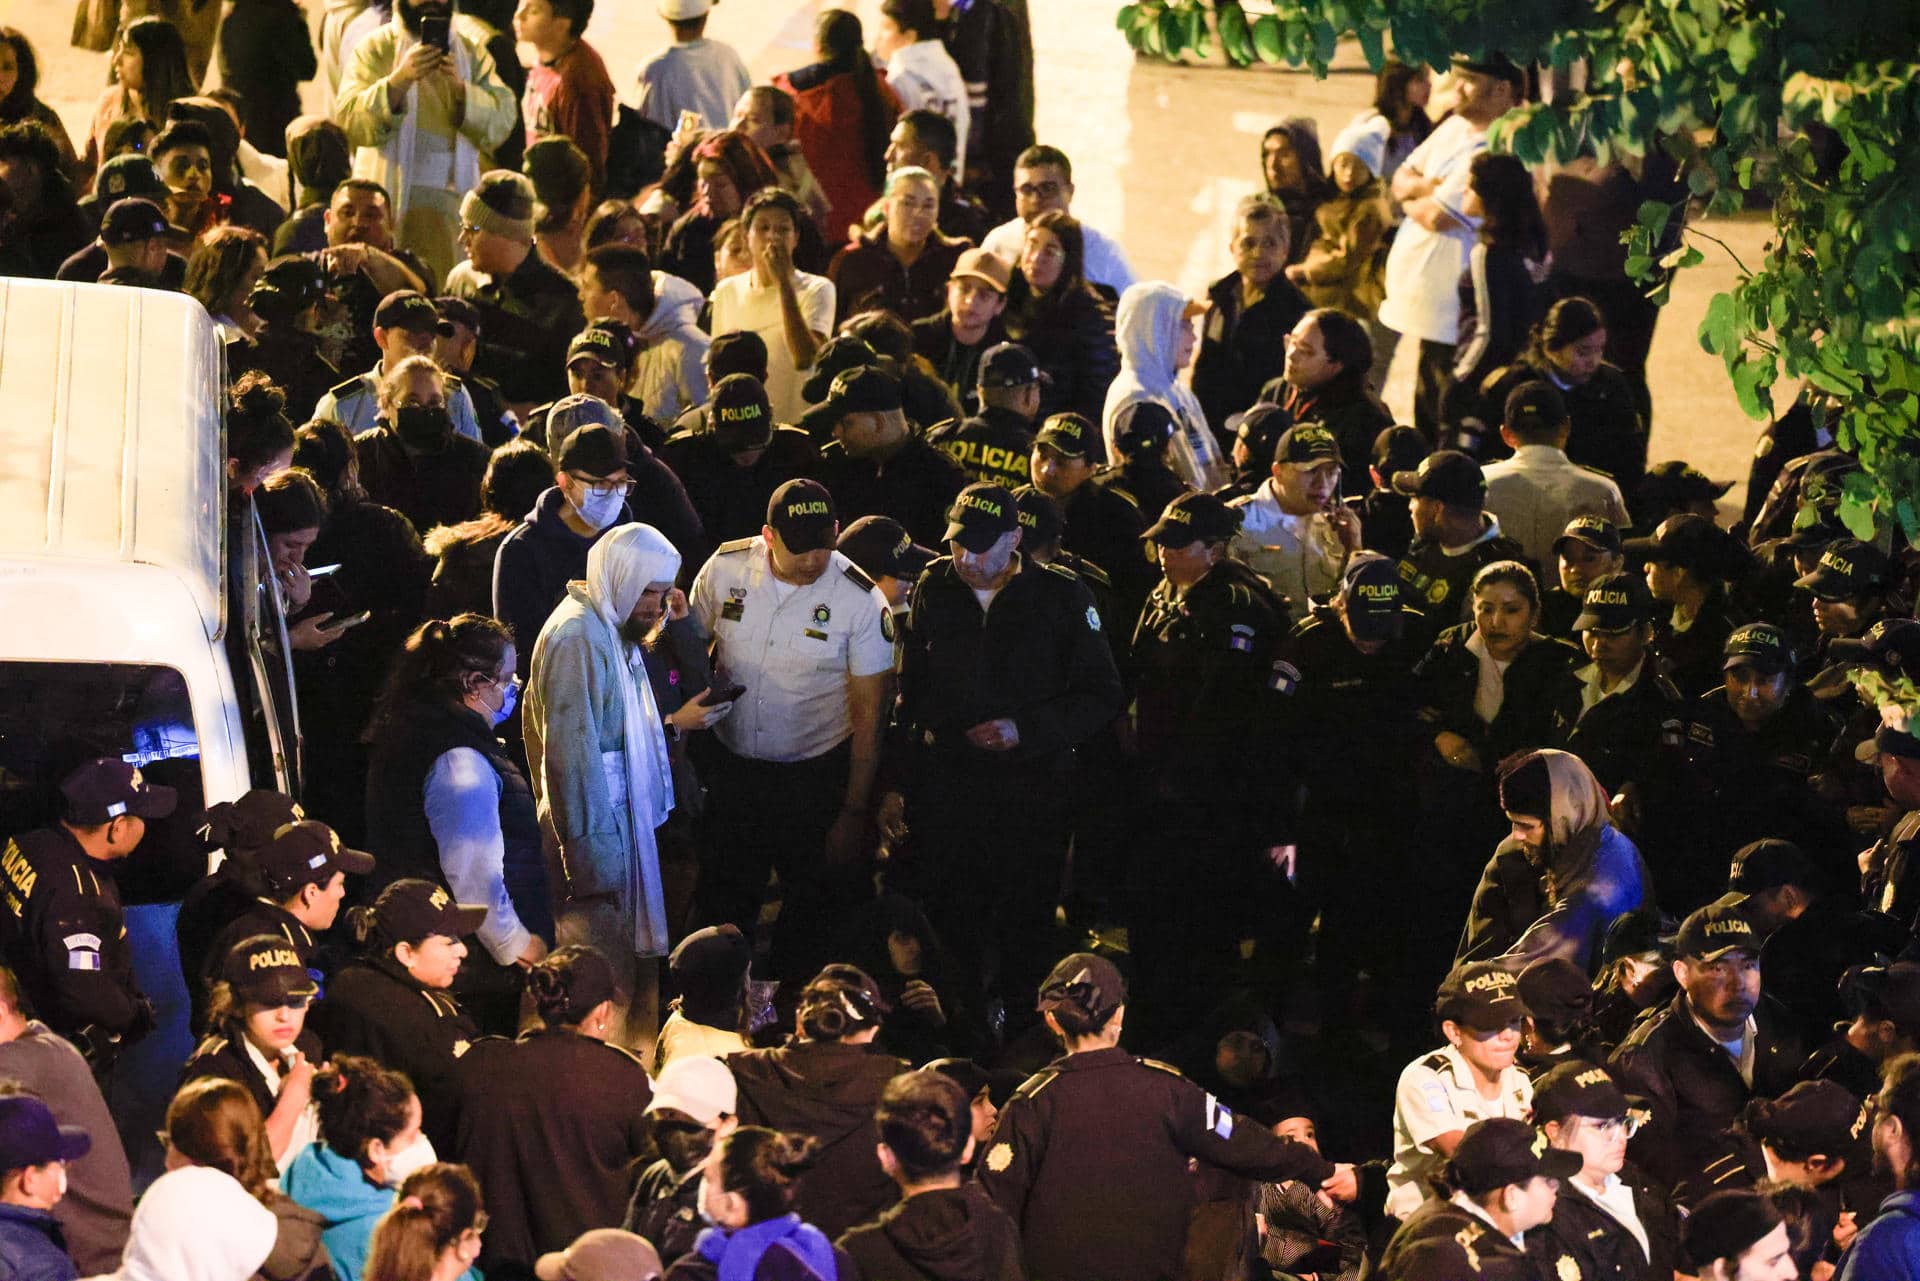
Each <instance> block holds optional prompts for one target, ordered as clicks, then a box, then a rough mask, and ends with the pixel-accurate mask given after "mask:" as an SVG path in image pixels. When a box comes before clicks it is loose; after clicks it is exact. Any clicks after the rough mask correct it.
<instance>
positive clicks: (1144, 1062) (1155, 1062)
mask: <svg viewBox="0 0 1920 1281" xmlns="http://www.w3.org/2000/svg"><path fill="white" fill-rule="evenodd" d="M1135 1062H1137V1063H1138V1064H1139V1065H1140V1066H1141V1067H1150V1068H1152V1069H1153V1070H1154V1071H1156V1072H1165V1073H1167V1074H1168V1075H1169V1076H1177V1077H1179V1078H1180V1079H1181V1080H1183V1081H1184V1080H1186V1079H1187V1074H1186V1073H1185V1072H1182V1071H1181V1070H1180V1069H1179V1068H1177V1067H1175V1066H1174V1065H1173V1064H1171V1063H1162V1062H1161V1061H1160V1060H1159V1059H1146V1058H1143V1059H1136V1060H1135Z"/></svg>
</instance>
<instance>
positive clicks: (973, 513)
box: [946, 480, 1020, 556]
mask: <svg viewBox="0 0 1920 1281" xmlns="http://www.w3.org/2000/svg"><path fill="white" fill-rule="evenodd" d="M1019 527H1020V515H1019V510H1018V509H1017V508H1016V507H1015V506H1014V503H1013V495H1012V494H1010V493H1008V492H1007V491H1006V490H1004V489H1002V488H1000V486H998V485H995V484H991V483H989V482H987V481H984V480H983V481H979V482H976V483H975V484H972V485H968V486H967V487H966V488H965V489H963V490H961V491H960V493H959V496H958V497H956V498H955V499H954V500H953V506H951V507H949V508H948V509H947V532H946V540H947V541H948V542H950V543H959V544H960V545H961V546H962V547H964V548H966V549H967V550H968V551H970V552H972V553H974V554H975V555H976V556H977V555H979V554H980V553H981V552H984V551H986V550H987V549H988V548H990V547H992V546H993V545H994V544H995V543H997V542H999V541H1000V540H1001V539H1002V538H1004V537H1006V536H1007V535H1008V534H1009V533H1011V532H1013V531H1014V530H1015V529H1018V528H1019Z"/></svg>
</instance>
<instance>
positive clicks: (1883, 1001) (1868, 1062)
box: [1762, 949, 1920, 1099]
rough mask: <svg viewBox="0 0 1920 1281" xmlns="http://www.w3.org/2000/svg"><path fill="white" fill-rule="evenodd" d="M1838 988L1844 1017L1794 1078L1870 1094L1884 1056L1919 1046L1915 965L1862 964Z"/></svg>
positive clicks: (1919, 978)
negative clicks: (1845, 1015)
mask: <svg viewBox="0 0 1920 1281" xmlns="http://www.w3.org/2000/svg"><path fill="white" fill-rule="evenodd" d="M1764 964H1765V956H1764V949H1763V952H1762V965H1764ZM1841 992H1842V995H1843V997H1844V998H1845V999H1846V1002H1847V1013H1848V1015H1849V1017H1848V1019H1847V1021H1846V1022H1844V1023H1841V1024H1839V1025H1837V1026H1836V1027H1835V1029H1834V1033H1833V1035H1832V1037H1830V1038H1829V1039H1828V1040H1827V1042H1826V1044H1824V1045H1822V1046H1821V1047H1820V1048H1819V1049H1817V1050H1815V1051H1814V1052H1813V1053H1811V1054H1809V1055H1807V1061H1806V1062H1804V1063H1802V1064H1801V1065H1800V1079H1801V1080H1802V1081H1837V1082H1839V1083H1840V1084H1841V1085H1843V1086H1845V1087H1846V1088H1847V1090H1848V1091H1849V1092H1851V1093H1852V1095H1853V1096H1854V1097H1855V1098H1857V1099H1865V1098H1871V1097H1872V1096H1873V1095H1874V1094H1877V1093H1878V1092H1879V1090H1880V1085H1881V1077H1880V1069H1881V1067H1882V1066H1883V1065H1884V1064H1885V1063H1886V1062H1887V1060H1889V1059H1891V1058H1893V1057H1895V1056H1896V1055H1900V1054H1912V1053H1913V1052H1914V1051H1915V1050H1917V1049H1920V964H1916V963H1915V962H1912V961H1896V962H1894V963H1893V964H1892V965H1885V966H1879V965H1874V966H1862V967H1860V968H1859V969H1856V970H1853V971H1850V972H1849V973H1848V974H1847V976H1846V978H1845V980H1844V981H1843V982H1842V984H1841Z"/></svg>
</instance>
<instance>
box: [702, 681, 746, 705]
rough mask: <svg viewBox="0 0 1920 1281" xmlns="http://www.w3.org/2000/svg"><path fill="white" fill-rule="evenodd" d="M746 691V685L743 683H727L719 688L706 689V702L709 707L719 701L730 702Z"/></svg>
mask: <svg viewBox="0 0 1920 1281" xmlns="http://www.w3.org/2000/svg"><path fill="white" fill-rule="evenodd" d="M746 692H747V687H746V686H745V685H728V686H726V687H724V688H721V689H714V688H709V689H708V690H707V696H706V703H707V706H709V707H713V706H716V705H718V704H720V703H731V702H732V701H733V700H734V699H736V698H739V697H740V696H741V695H742V694H744V693H746Z"/></svg>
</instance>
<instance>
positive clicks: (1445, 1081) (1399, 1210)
mask: <svg viewBox="0 0 1920 1281" xmlns="http://www.w3.org/2000/svg"><path fill="white" fill-rule="evenodd" d="M1532 1111H1533V1085H1532V1083H1530V1082H1529V1081H1528V1080H1527V1074H1526V1073H1525V1072H1522V1071H1521V1070H1520V1069H1519V1068H1517V1067H1510V1068H1508V1069H1507V1070H1506V1071H1504V1072H1502V1073H1501V1074H1500V1093H1499V1094H1498V1095H1496V1096H1495V1097H1494V1098H1491V1099H1483V1098H1481V1097H1480V1091H1479V1090H1477V1089H1475V1088H1474V1085H1473V1070H1472V1069H1471V1068H1469V1067H1468V1066H1467V1061H1466V1060H1465V1059H1463V1058H1461V1057H1460V1051H1458V1050H1456V1049H1454V1048H1453V1047H1452V1046H1451V1045H1448V1046H1444V1047H1442V1048H1441V1049H1438V1050H1435V1051H1434V1052H1433V1053H1432V1054H1426V1055H1422V1056H1421V1057H1419V1058H1417V1059H1415V1060H1414V1061H1413V1062H1411V1063H1409V1064H1407V1066H1406V1069H1405V1070H1404V1071H1403V1072H1401V1073H1400V1084H1399V1085H1398V1086H1397V1087H1396V1088H1395V1089H1394V1092H1393V1168H1392V1169H1390V1170H1388V1171H1387V1213H1388V1214H1391V1215H1393V1216H1394V1217H1395V1218H1398V1219H1404V1218H1406V1217H1407V1216H1408V1215H1409V1214H1412V1213H1413V1212H1414V1211H1415V1210H1417V1209H1419V1208H1420V1203H1421V1202H1422V1201H1424V1200H1426V1199H1427V1190H1426V1185H1427V1180H1429V1179H1431V1178H1433V1177H1434V1176H1435V1175H1437V1174H1439V1173H1440V1167H1441V1166H1442V1165H1443V1164H1445V1162H1446V1158H1445V1157H1442V1156H1441V1155H1440V1154H1439V1152H1437V1151H1435V1150H1434V1149H1433V1147H1432V1146H1431V1144H1432V1143H1433V1140H1434V1139H1436V1138H1438V1137H1439V1136H1440V1135H1442V1134H1446V1133H1448V1132H1449V1131H1452V1130H1464V1129H1466V1128H1467V1127H1468V1126H1470V1125H1472V1124H1473V1123H1474V1122H1475V1121H1484V1120H1486V1119H1487V1118H1488V1117H1493V1116H1503V1117H1509V1118H1511V1119H1513V1120H1516V1121H1524V1120H1527V1119H1528V1117H1529V1116H1530V1115H1531V1114H1532Z"/></svg>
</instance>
